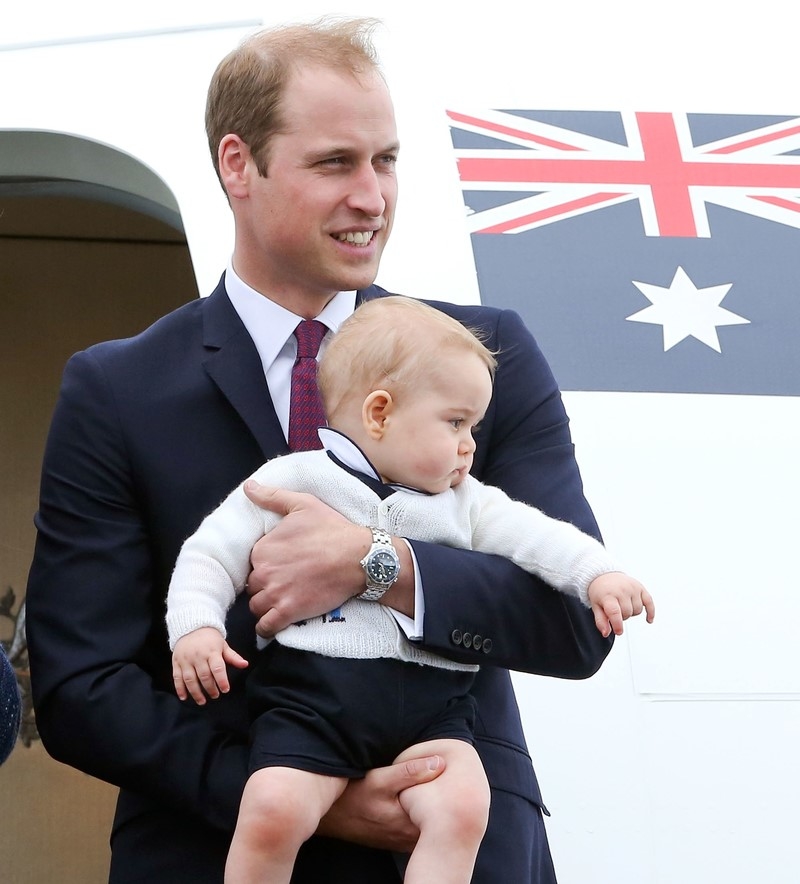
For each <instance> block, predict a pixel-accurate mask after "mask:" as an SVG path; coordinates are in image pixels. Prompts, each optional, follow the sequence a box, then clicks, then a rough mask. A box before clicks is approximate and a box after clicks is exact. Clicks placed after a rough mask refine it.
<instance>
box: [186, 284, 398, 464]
mask: <svg viewBox="0 0 800 884" xmlns="http://www.w3.org/2000/svg"><path fill="white" fill-rule="evenodd" d="M224 279H225V278H224V277H223V278H222V280H220V283H219V285H218V286H217V288H216V289H215V290H214V292H213V293H212V294H211V295H209V297H208V298H206V299H205V301H204V303H203V346H204V347H205V349H206V352H207V354H208V355H207V357H206V359H205V360H204V362H203V366H204V368H205V370H206V372H207V374H208V376H209V377H210V378H211V380H212V381H213V382H214V383H215V384H216V385H217V387H218V389H219V390H220V392H221V393H222V394H223V395H224V396H225V398H226V399H227V400H228V402H230V404H231V406H232V407H233V408H234V409H236V412H237V413H238V414H239V416H240V417H241V418H242V420H243V421H244V422H245V424H247V426H248V428H249V429H250V432H251V433H252V434H253V436H254V437H255V438H256V441H257V442H258V444H259V446H260V447H261V451H262V453H263V454H264V459H265V460H267V459H269V458H271V457H275V456H276V455H278V454H285V453H288V451H289V448H288V445H287V444H286V439H285V437H284V435H283V430H282V429H281V425H280V422H279V421H278V416H277V415H276V414H275V407H274V405H273V404H272V397H271V396H270V395H269V388H268V387H267V381H266V378H265V377H264V369H263V367H262V365H261V359H260V358H259V355H258V351H257V350H256V346H255V344H254V343H253V339H252V338H251V337H250V335H249V334H248V333H247V329H246V328H245V327H244V324H243V323H242V321H241V319H239V315H238V314H237V313H236V311H235V310H234V309H233V305H232V304H231V302H230V299H229V298H228V295H227V293H226V291H225V282H224ZM385 294H386V292H385V291H384V290H383V289H381V288H380V287H379V286H375V285H372V286H369V288H366V289H364V290H362V291H359V292H357V294H356V302H357V303H361V301H367V300H370V299H372V298H376V297H381V296H382V295H385Z"/></svg>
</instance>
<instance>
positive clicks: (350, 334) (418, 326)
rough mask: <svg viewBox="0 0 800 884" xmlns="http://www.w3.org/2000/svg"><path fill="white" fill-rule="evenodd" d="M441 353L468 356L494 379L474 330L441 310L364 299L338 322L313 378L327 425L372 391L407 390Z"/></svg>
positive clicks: (406, 301) (403, 300)
mask: <svg viewBox="0 0 800 884" xmlns="http://www.w3.org/2000/svg"><path fill="white" fill-rule="evenodd" d="M445 349H450V350H454V349H456V350H457V349H461V350H463V351H464V352H467V353H474V354H475V355H476V356H478V357H479V358H480V359H481V360H482V361H483V363H484V364H485V365H486V368H487V370H488V371H489V374H490V375H491V376H492V377H494V371H495V368H496V367H497V360H496V359H495V357H494V355H493V354H492V352H491V351H490V350H489V349H487V347H486V346H485V345H484V344H483V343H482V342H481V341H480V340H479V338H478V337H477V335H476V334H475V332H473V331H471V330H470V329H468V328H467V327H466V326H464V325H462V324H461V323H460V322H459V321H458V320H456V319H453V318H452V317H451V316H448V315H447V314H446V313H442V311H441V310H436V309H435V308H434V307H430V306H428V305H427V304H423V303H422V302H421V301H417V300H416V299H414V298H408V297H404V296H401V295H392V296H389V297H386V298H375V299H373V300H371V301H365V302H364V303H363V304H361V305H360V306H359V307H357V308H356V310H355V312H354V313H353V315H352V316H350V317H349V319H347V320H346V321H345V322H343V323H342V325H341V327H340V328H339V331H338V332H336V334H335V335H334V336H333V339H332V340H331V342H330V344H329V345H328V347H327V349H326V350H325V352H324V353H323V355H322V358H321V359H320V364H319V374H318V377H317V380H318V383H319V388H320V392H321V393H322V400H323V404H324V406H325V413H326V414H327V416H328V422H329V423H331V424H332V423H333V422H334V420H335V418H336V415H337V412H338V411H339V409H340V408H341V407H342V406H343V405H345V404H347V403H348V402H350V401H352V400H354V399H355V400H356V401H357V402H358V403H359V405H360V403H361V402H362V401H363V400H364V399H365V398H366V396H367V395H368V394H369V393H370V392H372V391H373V390H388V391H389V392H391V393H392V394H393V395H397V393H398V392H402V391H404V390H413V389H414V387H416V386H417V385H419V384H420V383H421V382H423V381H425V380H426V379H429V378H430V376H431V374H434V373H435V372H436V371H437V368H438V363H439V357H440V356H441V354H442V351H443V350H445Z"/></svg>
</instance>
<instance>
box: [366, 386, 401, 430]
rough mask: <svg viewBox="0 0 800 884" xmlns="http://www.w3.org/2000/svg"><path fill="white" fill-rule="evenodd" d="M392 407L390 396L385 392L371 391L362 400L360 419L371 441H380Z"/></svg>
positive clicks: (392, 402)
mask: <svg viewBox="0 0 800 884" xmlns="http://www.w3.org/2000/svg"><path fill="white" fill-rule="evenodd" d="M393 407H394V401H393V400H392V394H391V393H388V392H387V391H386V390H373V391H372V392H371V393H370V394H369V396H367V398H366V399H365V400H364V405H363V407H362V409H361V419H362V421H363V422H364V429H365V431H366V433H367V435H368V436H369V437H370V438H371V439H380V438H382V436H383V433H384V430H385V429H386V419H387V418H388V417H389V414H390V413H391V411H392V408H393Z"/></svg>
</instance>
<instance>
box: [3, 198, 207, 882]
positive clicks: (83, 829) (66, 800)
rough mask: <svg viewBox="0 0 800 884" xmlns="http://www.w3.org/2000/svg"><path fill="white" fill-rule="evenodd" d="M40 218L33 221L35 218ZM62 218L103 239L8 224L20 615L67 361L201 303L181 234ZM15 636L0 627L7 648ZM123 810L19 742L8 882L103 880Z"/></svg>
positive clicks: (7, 395)
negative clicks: (16, 230)
mask: <svg viewBox="0 0 800 884" xmlns="http://www.w3.org/2000/svg"><path fill="white" fill-rule="evenodd" d="M12 202H13V203H14V205H11V206H9V205H5V204H3V201H2V199H0V210H2V211H3V213H5V211H7V210H10V211H11V215H12V217H13V214H14V208H15V206H16V207H18V208H20V210H22V204H21V203H18V202H17V201H12ZM42 208H43V204H41V203H40V204H39V205H38V207H37V206H33V207H31V206H30V205H29V206H27V207H26V209H25V210H26V211H32V213H33V216H35V215H36V214H37V212H39V211H40V210H41V209H42ZM62 209H64V210H66V211H71V212H73V213H76V212H78V213H83V217H84V218H86V217H87V214H90V213H91V212H93V211H95V210H97V211H98V212H99V213H100V214H101V215H102V225H101V227H102V230H103V236H102V237H100V236H97V235H93V234H89V235H82V236H81V237H79V238H69V237H62V236H57V237H54V236H51V235H48V236H44V237H40V236H37V235H34V233H33V232H32V231H29V232H28V233H26V234H25V235H21V236H20V235H19V234H17V235H15V236H8V235H7V232H5V233H4V230H3V217H4V214H0V330H2V344H0V600H2V599H3V597H6V601H7V600H8V597H7V593H8V589H9V588H10V589H11V590H12V592H13V593H14V597H15V600H14V603H13V605H12V606H11V609H12V613H14V614H16V613H18V611H19V605H20V602H21V600H22V597H23V594H24V589H25V583H26V579H27V572H28V567H29V564H30V559H31V554H32V551H33V543H34V527H33V521H32V520H33V514H34V511H35V509H36V504H37V494H38V483H39V470H40V463H41V457H42V451H43V446H44V440H45V436H46V433H47V427H48V425H49V421H50V415H51V412H52V408H53V405H54V402H55V398H56V395H57V392H58V387H59V382H60V376H61V371H62V368H63V366H64V363H65V361H66V359H67V358H68V357H69V355H70V354H71V353H73V352H75V351H76V350H78V349H81V348H82V347H85V346H87V345H88V344H90V343H92V342H95V341H100V340H106V339H108V338H114V337H124V336H128V335H130V334H133V333H135V332H137V331H139V330H141V329H143V328H145V327H146V326H147V325H149V324H150V322H152V321H153V320H154V319H155V318H156V317H158V316H160V315H162V314H163V313H166V312H168V311H169V310H171V309H172V308H173V307H175V306H177V305H178V304H181V303H184V302H186V301H188V300H191V299H192V298H194V297H196V296H197V289H196V284H195V280H194V274H193V272H192V267H191V261H190V258H189V253H188V249H187V247H186V244H185V241H184V240H183V237H182V236H181V235H179V234H176V232H175V231H174V230H170V229H168V228H166V227H165V226H163V225H160V224H158V223H157V222H150V221H148V220H147V219H143V218H138V219H132V218H131V217H130V213H126V212H125V211H123V210H111V209H109V208H108V207H94V208H93V207H92V206H89V205H87V204H84V203H80V202H78V201H75V202H73V204H72V206H71V207H70V206H65V207H64V206H62ZM5 217H6V220H8V216H5ZM31 217H32V216H31ZM27 226H28V227H30V225H27ZM43 226H45V227H46V225H43ZM73 226H74V225H73ZM85 226H86V228H87V229H88V228H89V227H92V226H93V225H91V224H89V225H85ZM94 227H95V229H96V228H97V225H94ZM119 236H123V237H124V238H122V239H120V238H117V237H119ZM13 629H14V626H13V623H12V621H11V620H9V619H8V618H7V617H0V640H2V641H3V643H4V645H5V646H6V647H8V645H9V643H10V642H11V640H12V634H13ZM24 662H25V661H24V660H23V661H22V665H21V666H20V670H21V671H20V673H19V675H20V678H21V680H22V682H23V686H24V679H25V671H24ZM18 665H19V661H18ZM114 799H115V790H113V789H112V788H111V787H109V786H107V785H105V784H103V783H100V782H98V781H96V780H93V779H92V778H90V777H88V776H85V775H83V774H80V773H78V772H76V771H73V770H71V769H68V768H66V767H64V766H63V765H60V764H58V763H56V762H54V761H52V760H51V759H50V758H48V757H47V755H46V753H45V752H44V750H43V748H42V746H41V743H40V742H39V741H38V739H35V738H34V739H33V740H32V742H30V745H29V746H28V745H25V741H23V740H20V741H18V743H17V746H16V748H15V750H14V752H13V753H12V755H11V757H10V758H9V760H8V761H7V762H6V763H5V764H4V765H3V766H2V767H0V820H2V825H0V880H2V881H3V882H4V884H49V882H55V881H58V882H59V884H101V882H104V881H106V880H107V871H108V846H107V842H108V832H109V826H110V817H111V813H112V810H113V803H114Z"/></svg>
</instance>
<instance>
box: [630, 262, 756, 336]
mask: <svg viewBox="0 0 800 884" xmlns="http://www.w3.org/2000/svg"><path fill="white" fill-rule="evenodd" d="M633 284H634V285H635V286H636V288H637V289H639V291H640V292H641V293H642V294H643V295H644V296H645V297H646V298H647V300H648V301H650V306H649V307H645V308H644V310H640V311H639V312H638V313H634V314H633V315H631V316H627V317H625V318H626V319H629V320H631V322H648V323H651V324H652V325H660V326H663V328H664V352H665V353H666V352H667V350H669V349H670V348H671V347H674V346H675V345H676V344H678V343H680V342H681V341H682V340H683V339H684V338H688V337H693V338H697V340H698V341H700V342H701V343H703V344H705V345H706V346H707V347H711V349H712V350H716V351H717V353H721V352H722V348H721V347H720V345H719V337H718V336H717V326H720V325H742V324H744V323H749V322H750V320H749V319H745V318H744V317H743V316H739V315H737V314H736V313H732V312H731V311H730V310H726V309H725V308H724V307H720V306H719V305H720V302H721V301H722V299H723V298H724V297H725V295H727V294H728V291H729V290H730V288H731V286H732V285H733V283H727V284H726V285H713V286H710V287H709V288H706V289H699V288H697V286H695V284H694V283H693V282H692V281H691V279H689V277H688V276H687V274H686V271H685V270H684V269H683V267H679V268H678V269H677V270H676V271H675V276H674V277H673V278H672V282H671V283H670V285H669V287H668V288H663V287H662V286H658V285H650V284H648V283H646V282H636V281H634V283H633Z"/></svg>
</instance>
